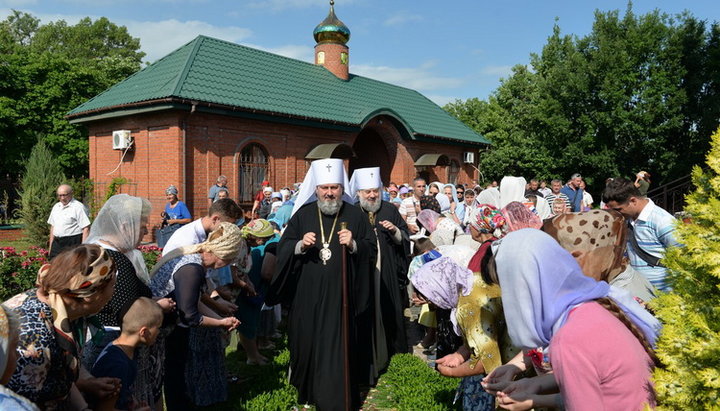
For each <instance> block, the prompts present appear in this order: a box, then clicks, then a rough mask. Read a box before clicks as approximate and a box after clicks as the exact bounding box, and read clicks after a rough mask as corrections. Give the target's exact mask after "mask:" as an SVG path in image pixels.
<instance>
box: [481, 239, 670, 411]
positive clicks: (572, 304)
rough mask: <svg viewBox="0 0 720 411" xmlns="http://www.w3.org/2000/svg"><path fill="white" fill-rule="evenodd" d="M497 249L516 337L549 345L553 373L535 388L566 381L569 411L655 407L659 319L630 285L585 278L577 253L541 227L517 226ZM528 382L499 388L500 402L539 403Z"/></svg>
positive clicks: (526, 343)
mask: <svg viewBox="0 0 720 411" xmlns="http://www.w3.org/2000/svg"><path fill="white" fill-rule="evenodd" d="M493 248H494V249H495V253H494V255H495V262H496V267H497V278H498V280H499V284H500V287H501V290H502V299H503V301H505V302H506V303H505V305H504V311H505V320H506V322H507V326H508V332H509V334H510V337H511V338H512V341H513V343H514V344H515V345H516V346H519V347H521V348H524V349H530V348H535V347H549V348H548V349H549V358H550V361H551V363H552V368H553V374H549V375H547V378H545V379H544V380H542V382H541V383H538V382H537V380H536V384H535V385H533V388H534V389H535V390H537V389H540V390H542V391H548V390H551V389H553V388H555V389H558V388H557V387H559V390H560V393H561V395H562V400H563V401H564V406H565V408H566V409H568V410H578V409H613V410H640V409H643V407H644V406H646V405H649V406H651V407H652V406H654V405H655V398H654V390H653V389H652V383H651V380H650V376H651V372H652V368H653V366H654V364H656V363H657V357H656V356H655V354H654V352H653V349H652V346H653V344H654V343H655V339H656V338H657V333H658V331H659V329H660V324H659V322H658V321H657V320H656V319H655V318H654V317H653V316H652V315H650V314H649V313H648V312H647V311H645V310H644V309H643V308H642V307H641V306H640V305H639V304H638V303H637V302H636V301H635V300H633V298H632V297H631V296H630V295H629V294H628V293H627V292H625V291H624V290H621V289H618V288H616V287H612V286H610V285H608V284H607V283H606V282H604V281H600V282H598V281H595V280H594V279H592V278H590V277H587V276H585V275H584V274H583V273H582V270H581V269H580V266H579V265H578V264H577V262H576V261H575V259H574V258H573V257H572V255H570V253H568V252H567V251H566V250H564V249H563V248H562V247H560V245H559V244H558V243H557V242H556V241H555V240H554V239H553V238H552V237H550V236H549V235H547V234H546V233H543V232H541V231H539V230H531V229H522V230H519V231H516V232H512V233H510V234H508V235H507V236H506V237H505V238H503V239H502V240H499V241H496V242H495V243H494V244H493ZM518 250H523V252H522V253H518V252H517V251H518ZM510 301H512V302H513V303H512V304H511V303H509V302H510ZM609 347H612V349H609ZM521 381H522V380H521ZM521 381H516V382H514V383H511V384H510V385H508V386H507V387H506V388H505V391H503V392H499V393H498V399H499V401H500V404H501V406H503V405H505V406H507V405H508V404H510V403H514V405H515V406H520V405H525V406H531V407H532V406H538V405H539V404H533V400H534V399H535V395H536V394H537V392H528V391H524V390H526V389H527V388H528V387H527V386H525V387H523V383H522V382H521ZM521 400H522V401H521ZM520 402H522V403H523V404H519V403H520Z"/></svg>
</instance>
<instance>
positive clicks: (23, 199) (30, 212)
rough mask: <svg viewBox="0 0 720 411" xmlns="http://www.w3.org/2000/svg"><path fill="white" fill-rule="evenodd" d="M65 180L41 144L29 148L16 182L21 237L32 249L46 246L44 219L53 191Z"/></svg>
mask: <svg viewBox="0 0 720 411" xmlns="http://www.w3.org/2000/svg"><path fill="white" fill-rule="evenodd" d="M64 180H65V175H64V174H63V172H62V167H60V163H58V161H57V160H56V159H55V157H53V155H52V153H51V152H50V150H49V149H48V148H47V146H46V145H45V143H44V142H42V141H39V142H38V143H37V144H36V145H35V147H33V149H32V152H31V153H30V158H29V159H28V161H27V165H26V166H25V173H24V174H23V176H22V178H21V180H20V190H19V191H20V192H19V194H20V209H19V210H18V215H19V217H20V218H21V220H22V222H23V224H24V225H25V235H26V236H27V238H28V240H29V241H30V242H31V243H32V244H34V245H36V246H43V245H47V242H48V236H49V234H50V227H49V226H48V224H47V219H48V217H49V216H50V210H51V209H52V207H53V204H55V202H56V201H57V200H56V199H55V190H56V189H57V187H58V186H59V185H60V184H62V183H63V182H64Z"/></svg>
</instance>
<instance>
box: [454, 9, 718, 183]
mask: <svg viewBox="0 0 720 411" xmlns="http://www.w3.org/2000/svg"><path fill="white" fill-rule="evenodd" d="M719 36H720V27H719V26H718V24H717V23H715V24H712V25H709V26H708V24H706V23H705V22H704V21H702V20H698V19H696V18H695V17H693V16H691V15H689V14H687V13H685V14H682V15H679V16H675V17H670V16H668V15H665V14H662V13H661V12H659V11H654V12H651V13H648V14H645V15H642V16H636V15H635V14H634V13H633V12H632V8H631V7H628V9H627V11H626V12H625V14H624V15H622V16H621V15H620V13H619V12H618V11H609V12H600V11H596V13H595V20H594V23H593V27H592V31H591V32H590V33H589V34H588V35H586V36H583V37H578V36H570V35H563V34H562V33H561V30H560V27H559V26H558V25H557V24H556V25H555V27H554V28H553V32H552V35H550V37H549V38H548V39H547V43H546V44H545V46H544V47H543V49H542V52H541V53H539V54H533V55H531V58H530V65H529V67H525V66H516V67H514V68H513V71H512V74H511V75H510V76H509V78H507V79H504V80H502V81H501V85H500V86H499V88H498V89H497V90H496V91H495V92H494V93H493V94H492V95H491V96H490V97H489V99H488V100H487V101H480V100H478V99H469V100H466V101H456V102H454V103H450V104H448V105H447V106H446V107H445V108H446V110H448V111H449V112H450V113H451V114H453V115H455V116H456V117H457V118H459V119H461V120H462V121H464V122H465V123H466V124H468V125H469V126H471V127H473V128H474V129H475V130H477V131H478V132H480V133H482V134H484V135H485V136H486V137H488V138H489V139H490V140H491V141H492V142H493V145H492V146H491V147H490V148H489V149H488V151H487V152H486V153H484V154H482V155H481V156H480V169H481V170H482V171H483V173H484V174H485V177H486V178H498V177H501V176H502V175H507V174H516V175H523V176H526V177H540V178H554V177H557V178H567V177H568V176H569V175H571V174H572V173H575V172H580V173H582V174H583V175H584V176H586V177H588V180H589V183H591V185H594V188H596V189H600V188H601V184H602V182H603V181H604V180H605V178H606V177H612V176H618V175H634V174H635V173H636V172H637V171H639V170H640V169H644V170H648V171H650V172H651V174H653V176H654V177H655V178H654V179H653V180H654V181H655V182H656V183H662V182H667V181H671V180H674V179H676V178H679V177H682V176H685V175H688V174H689V173H690V170H691V167H692V165H693V164H697V163H699V162H700V161H702V158H703V155H704V153H705V152H706V151H707V149H708V142H709V138H710V135H711V134H712V132H713V131H714V130H715V128H716V127H717V124H718V118H720V37H719Z"/></svg>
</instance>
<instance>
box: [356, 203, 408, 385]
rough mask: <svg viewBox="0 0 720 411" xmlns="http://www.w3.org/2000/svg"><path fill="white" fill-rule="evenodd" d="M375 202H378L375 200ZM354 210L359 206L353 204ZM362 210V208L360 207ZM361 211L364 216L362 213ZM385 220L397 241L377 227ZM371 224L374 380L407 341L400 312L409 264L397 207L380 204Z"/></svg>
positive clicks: (405, 232) (405, 347) (403, 225)
mask: <svg viewBox="0 0 720 411" xmlns="http://www.w3.org/2000/svg"><path fill="white" fill-rule="evenodd" d="M377 201H381V200H380V199H378V200H377ZM357 205H358V207H359V206H360V204H359V203H358V204H357ZM361 210H362V208H361ZM363 212H364V213H365V214H366V215H368V218H369V213H368V212H367V211H365V210H363ZM383 220H387V221H389V222H391V223H392V224H393V225H395V227H397V230H399V239H400V241H399V242H396V238H397V237H395V235H394V234H391V233H390V231H388V230H387V229H386V228H384V227H383V226H382V225H380V222H381V221H383ZM369 221H370V223H371V224H373V223H374V225H373V228H375V232H376V234H377V239H378V246H379V248H378V259H377V266H379V270H378V269H377V268H376V267H374V268H375V270H373V271H374V275H373V283H372V287H373V297H374V306H373V313H374V315H373V323H374V327H373V371H374V374H375V377H377V375H378V374H379V373H380V372H382V371H383V370H384V369H385V368H387V365H388V363H389V362H390V357H392V356H393V355H394V354H397V353H407V352H409V350H408V341H407V334H406V333H405V316H404V313H403V311H404V309H405V308H406V307H407V306H408V296H407V284H408V279H407V270H408V265H409V263H410V262H409V260H408V254H410V240H409V233H408V228H407V223H405V220H403V218H402V216H401V215H400V212H399V211H398V210H397V207H395V206H394V205H392V204H390V203H388V202H387V201H382V202H381V203H380V209H378V211H377V212H375V213H373V216H372V220H369Z"/></svg>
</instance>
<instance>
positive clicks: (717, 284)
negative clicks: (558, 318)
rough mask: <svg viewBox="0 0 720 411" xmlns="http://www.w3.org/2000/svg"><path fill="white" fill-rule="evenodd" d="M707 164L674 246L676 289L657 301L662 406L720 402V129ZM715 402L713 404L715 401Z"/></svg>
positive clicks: (696, 172)
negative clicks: (677, 245) (687, 219)
mask: <svg viewBox="0 0 720 411" xmlns="http://www.w3.org/2000/svg"><path fill="white" fill-rule="evenodd" d="M707 164H708V170H707V171H702V170H701V169H700V167H698V166H695V168H694V169H693V173H692V178H693V183H694V185H695V186H696V190H695V191H694V192H693V193H691V194H689V195H688V197H687V206H686V209H685V211H687V212H688V213H689V214H690V215H691V216H692V222H691V223H689V224H679V225H678V228H677V230H676V236H677V239H678V241H680V242H681V243H683V244H685V246H684V247H682V248H675V249H669V250H668V252H667V253H666V255H665V258H664V260H663V261H664V263H665V264H666V265H667V267H668V268H669V272H670V274H669V280H670V284H671V285H672V288H673V291H672V292H670V293H667V294H664V295H662V296H660V297H659V298H657V299H656V300H655V301H653V303H652V307H653V308H654V309H655V311H656V313H657V315H658V317H659V318H660V319H661V320H662V322H663V332H662V335H661V336H660V338H659V340H658V349H657V354H658V356H659V357H660V359H661V360H662V362H663V363H664V364H665V365H666V368H665V369H657V370H655V375H654V376H655V387H656V389H657V391H658V394H659V402H660V404H661V406H662V407H663V408H666V409H672V410H680V409H683V410H690V409H698V410H699V409H708V407H709V408H713V407H717V405H718V403H719V402H720V355H718V354H720V130H718V131H717V132H716V133H715V135H713V137H712V142H711V150H710V153H709V154H708V155H707ZM713 404H714V405H713Z"/></svg>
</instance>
